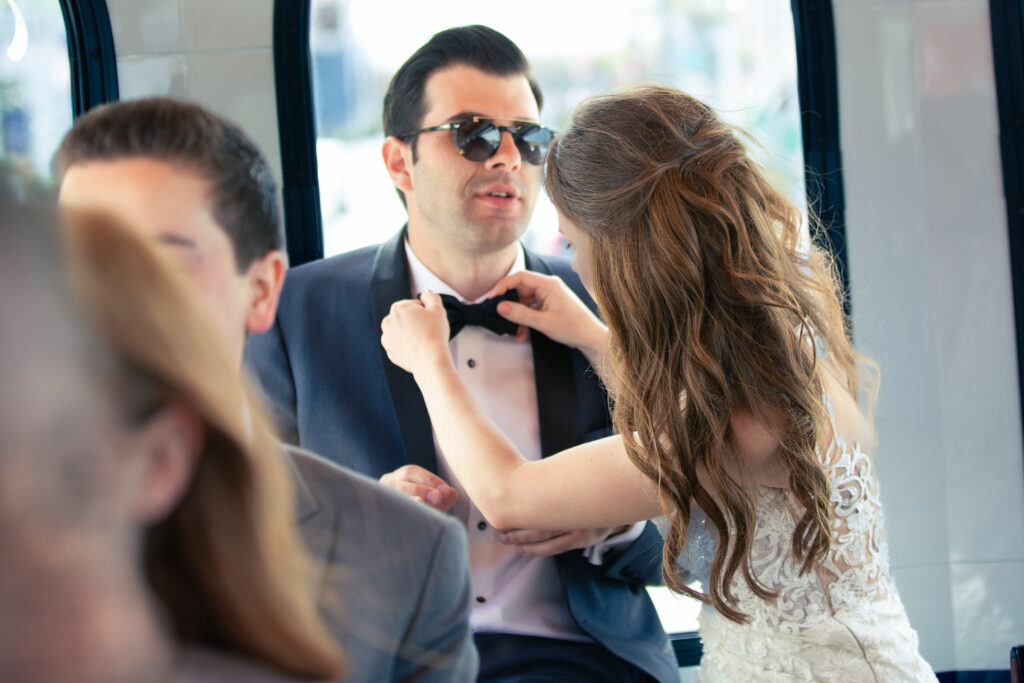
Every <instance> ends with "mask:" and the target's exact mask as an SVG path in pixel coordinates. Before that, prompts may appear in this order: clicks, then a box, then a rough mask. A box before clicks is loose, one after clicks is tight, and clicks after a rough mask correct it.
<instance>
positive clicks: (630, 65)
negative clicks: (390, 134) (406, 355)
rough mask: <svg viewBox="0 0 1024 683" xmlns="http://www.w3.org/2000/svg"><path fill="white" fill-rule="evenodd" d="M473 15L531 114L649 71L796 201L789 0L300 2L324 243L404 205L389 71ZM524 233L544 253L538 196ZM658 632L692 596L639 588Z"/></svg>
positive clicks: (370, 228)
mask: <svg viewBox="0 0 1024 683" xmlns="http://www.w3.org/2000/svg"><path fill="white" fill-rule="evenodd" d="M477 23H479V24H485V25H487V26H490V27H492V28H494V29H496V30H498V31H501V32H502V33H504V34H505V35H507V36H508V37H509V38H511V39H512V40H513V41H515V43H516V44H517V45H519V47H520V48H521V49H522V50H523V52H524V53H525V54H526V56H527V58H528V59H529V60H530V64H531V67H532V69H533V75H534V76H535V77H536V79H537V81H538V82H539V84H540V87H541V89H542V91H543V92H544V100H545V103H544V109H543V111H542V112H541V119H542V120H543V122H544V123H546V124H547V125H549V126H551V127H553V128H555V129H556V130H558V129H561V128H564V127H565V126H566V124H567V122H568V120H569V115H570V113H571V111H572V108H573V106H574V105H575V104H577V103H578V102H579V101H580V100H582V99H583V98H585V97H587V96H590V95H595V94H601V93H607V92H611V91H615V90H619V89H622V88H625V87H629V86H632V85H639V84H643V83H652V82H653V83H662V84H666V85H670V86H673V87H676V88H679V89H681V90H683V91H685V92H688V93H690V94H692V95H694V96H696V97H698V98H699V99H701V100H703V101H704V102H706V103H707V104H709V105H711V106H712V107H714V108H715V109H717V110H718V112H719V113H720V114H721V115H722V116H723V118H725V119H726V120H727V121H729V122H731V123H734V124H736V125H739V126H741V127H743V128H744V129H745V130H746V131H747V132H748V133H750V134H751V136H752V137H753V138H754V140H756V144H755V151H756V153H757V155H758V157H759V158H760V159H761V161H762V163H764V165H765V166H766V167H767V168H768V169H769V170H770V171H771V172H772V174H773V175H774V176H775V178H776V182H777V183H778V185H779V186H780V188H782V189H783V190H784V191H785V192H786V193H787V194H788V195H789V196H790V197H791V198H792V199H793V200H794V201H796V202H797V203H798V205H800V206H801V207H802V206H803V205H804V186H803V151H802V149H803V148H802V141H801V136H800V112H799V99H798V95H797V69H796V47H795V39H794V35H793V18H792V14H791V10H790V2H789V0H631V1H630V2H619V3H611V4H607V3H606V4H602V5H601V8H600V10H599V11H595V9H594V5H593V3H592V2H589V1H588V0H559V2H551V1H550V0H519V2H517V3H516V4H515V5H514V6H503V5H500V4H487V3H475V4H474V3H427V2H423V3H413V2H393V1H392V2H388V1H382V0H312V15H311V26H312V28H311V30H312V35H311V36H310V39H311V48H312V58H313V71H314V92H315V97H316V115H317V126H318V139H317V155H318V163H319V169H320V197H321V211H322V217H323V226H324V251H325V254H326V255H328V256H329V255H332V254H336V253H339V252H343V251H347V250H350V249H355V248H358V247H361V246H365V245H369V244H375V243H378V242H381V241H383V240H385V239H387V238H388V237H390V236H391V235H393V234H394V233H395V231H397V230H398V229H399V228H400V227H401V226H402V224H403V223H404V222H405V219H406V216H405V211H404V209H403V207H402V205H401V203H400V201H399V199H398V196H397V194H396V193H395V190H394V187H393V186H392V185H391V182H390V179H389V178H388V175H387V173H386V172H385V169H384V164H383V161H382V159H381V144H382V142H383V139H384V138H383V132H382V124H381V106H382V101H383V98H384V92H385V90H386V88H387V85H388V82H389V81H390V78H391V76H392V74H393V73H394V72H395V71H396V70H397V69H398V67H399V66H400V65H401V64H402V62H403V61H405V59H407V58H408V57H409V55H411V54H412V52H413V51H414V50H415V49H416V48H417V47H419V46H420V45H422V44H423V43H424V42H426V41H427V40H428V39H429V38H430V36H431V35H433V34H434V33H436V32H437V31H440V30H443V29H445V28H449V27H452V26H461V25H466V24H477ZM524 241H525V242H526V243H527V245H528V246H530V247H531V248H533V249H535V250H537V251H540V252H544V253H557V252H558V251H559V250H560V249H561V248H562V247H561V240H560V239H559V238H558V233H557V225H556V218H555V211H554V208H553V207H552V206H551V204H550V202H549V201H548V200H547V199H546V198H545V197H544V196H541V197H540V198H539V199H538V201H537V208H536V210H535V211H534V214H533V219H532V221H531V223H530V228H529V230H528V231H527V234H526V236H525V237H524ZM652 595H654V598H655V601H656V603H657V606H658V609H659V612H660V613H661V615H662V619H663V621H664V623H665V626H666V628H667V629H668V630H670V631H684V630H694V629H696V613H697V610H698V609H699V606H700V605H699V603H697V602H696V601H694V600H691V599H688V598H680V597H676V596H673V595H671V594H669V593H668V592H667V591H666V590H664V589H652Z"/></svg>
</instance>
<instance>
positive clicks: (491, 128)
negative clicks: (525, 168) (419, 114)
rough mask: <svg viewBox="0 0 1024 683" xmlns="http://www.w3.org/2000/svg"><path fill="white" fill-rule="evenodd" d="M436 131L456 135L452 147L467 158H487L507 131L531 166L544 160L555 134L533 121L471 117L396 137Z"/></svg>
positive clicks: (404, 138) (476, 159) (403, 137)
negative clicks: (502, 122) (504, 122)
mask: <svg viewBox="0 0 1024 683" xmlns="http://www.w3.org/2000/svg"><path fill="white" fill-rule="evenodd" d="M435 130H450V131H452V132H453V133H454V134H455V146H456V147H457V148H458V150H459V154H461V155H462V156H464V157H466V158H467V159H469V160H470V161H486V160H487V159H490V158H491V157H492V156H494V154H495V153H496V152H497V151H498V148H499V147H501V134H502V132H503V131H506V130H507V131H508V132H509V133H511V134H512V141H513V142H515V145H516V149H518V150H519V155H520V156H521V157H522V159H523V161H525V162H526V163H528V164H530V165H531V166H538V165H540V163H541V162H543V161H544V155H545V154H547V151H548V145H549V144H551V140H552V139H553V138H554V137H555V131H553V130H551V129H550V128H547V127H545V126H543V125H541V124H539V123H535V122H533V121H513V122H512V125H511V126H499V125H497V124H496V123H495V122H494V119H489V118H486V117H483V116H474V117H472V118H470V119H467V120H465V121H453V122H452V123H442V124H441V125H440V126H432V127H430V128H421V129H419V130H414V131H411V132H409V133H406V134H405V135H398V136H397V137H398V139H399V140H408V139H409V138H412V137H415V136H417V135H419V134H420V133H430V132H433V131H435Z"/></svg>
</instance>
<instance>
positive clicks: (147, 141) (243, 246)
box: [57, 97, 283, 273]
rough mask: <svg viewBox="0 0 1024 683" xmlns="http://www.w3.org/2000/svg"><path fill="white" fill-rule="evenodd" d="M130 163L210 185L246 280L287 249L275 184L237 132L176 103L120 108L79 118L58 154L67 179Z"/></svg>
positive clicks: (251, 145) (130, 103)
mask: <svg viewBox="0 0 1024 683" xmlns="http://www.w3.org/2000/svg"><path fill="white" fill-rule="evenodd" d="M128 158H147V159H153V160H156V161H162V162H165V163H169V164H173V165H175V166H179V167H181V168H183V169H187V170H190V171H194V172H196V173H197V174H198V175H200V176H201V177H202V178H204V179H205V180H206V181H207V182H208V183H209V184H210V195H209V202H210V209H211V212H212V214H213V217H214V219H215V220H216V221H217V223H218V224H219V225H220V226H221V227H222V228H223V229H224V232H226V233H227V235H228V237H229V238H230V239H231V244H232V246H233V248H234V253H235V262H236V264H237V266H238V271H239V272H240V273H243V272H245V271H246V270H247V269H248V268H249V266H250V265H252V263H253V262H254V261H255V260H257V259H259V258H261V257H263V256H265V255H266V254H267V253H268V252H270V251H272V250H275V249H281V248H282V242H283V239H282V233H281V211H280V208H279V206H278V203H277V186H276V184H275V183H274V177H273V175H272V174H271V172H270V167H269V165H268V164H267V160H266V159H265V158H264V157H263V155H262V154H261V153H260V151H259V148H257V146H256V144H255V143H254V142H253V141H252V140H251V139H250V138H249V137H248V136H247V135H246V134H245V133H243V132H242V129H241V128H239V127H238V126H237V125H235V124H233V123H231V122H229V121H226V120H225V119H223V118H221V117H219V116H217V115H216V114H213V113H211V112H209V111H207V110H205V109H203V108H202V107H200V106H199V105H197V104H193V103H191V102H182V101H179V100H174V99H170V98H164V97H154V98H147V99H141V100H132V101H128V102H116V103H112V104H107V105H103V106H101V107H97V108H96V109H93V110H92V111H90V112H89V113H88V114H86V115H85V116H83V117H82V118H80V119H79V120H78V121H77V122H76V123H75V125H74V127H73V128H72V129H71V130H70V131H69V132H68V134H67V135H66V136H64V140H63V142H62V143H61V146H60V149H59V150H58V151H57V165H58V167H59V169H60V175H61V177H62V178H63V176H64V174H65V173H66V172H67V170H68V169H69V168H70V167H71V166H74V165H75V164H84V163H89V162H93V161H114V160H118V159H128Z"/></svg>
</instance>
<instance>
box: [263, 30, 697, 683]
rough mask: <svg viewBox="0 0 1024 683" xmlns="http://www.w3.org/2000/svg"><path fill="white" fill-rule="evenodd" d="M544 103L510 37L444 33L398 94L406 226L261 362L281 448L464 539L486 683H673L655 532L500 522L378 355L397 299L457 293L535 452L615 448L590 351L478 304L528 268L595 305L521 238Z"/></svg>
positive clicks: (340, 281)
mask: <svg viewBox="0 0 1024 683" xmlns="http://www.w3.org/2000/svg"><path fill="white" fill-rule="evenodd" d="M540 105H541V94H540V90H539V88H538V87H537V84H536V83H535V82H534V81H533V80H532V79H531V78H530V76H529V65H528V64H527V62H526V59H525V57H524V56H523V54H522V52H521V51H520V50H519V49H518V48H517V47H516V46H515V44H513V43H512V42H511V41H509V40H508V38H506V37H505V36H503V35H501V34H500V33H497V32H495V31H493V30H491V29H489V28H486V27H483V26H468V27H463V28H457V29H450V30H447V31H442V32H441V33H439V34H437V35H435V36H434V37H433V38H431V40H430V41H428V42H427V43H426V44H425V45H424V46H423V47H421V48H420V49H419V50H418V51H417V52H416V53H415V54H413V56H412V57H410V58H409V60H407V61H406V63H405V64H404V65H403V66H402V67H401V68H400V69H399V70H398V72H397V73H396V74H395V76H394V78H393V79H392V81H391V85H390V87H389V89H388V92H387V95H386V96H385V99H384V127H385V132H386V134H387V136H388V137H387V139H386V141H385V142H384V148H383V157H384V163H385V166H386V168H387V171H388V173H389V175H390V176H391V179H392V181H393V182H394V184H395V187H396V189H397V190H398V193H399V196H400V197H401V200H402V202H403V203H404V204H405V206H406V209H407V211H408V215H409V221H408V224H407V225H406V226H405V227H404V228H402V229H401V230H400V231H399V232H398V233H397V234H396V235H395V236H394V237H393V238H392V239H391V240H389V241H388V242H386V243H384V244H382V245H379V246H375V247H370V248H367V249H363V250H359V251H355V252H352V253H349V254H343V255H341V256H338V257H335V258H332V259H328V260H325V261H320V262H317V263H313V264H309V265H305V266H302V267H299V268H296V269H295V270H294V271H293V272H292V273H291V274H290V275H289V277H288V280H287V282H286V284H285V288H284V292H283V295H282V300H281V308H280V310H279V313H278V317H277V321H276V324H275V326H274V328H273V329H272V330H271V331H270V332H269V333H267V334H265V335H261V336H259V337H255V338H253V339H252V340H251V341H250V343H249V349H248V351H247V356H248V360H249V363H250V365H251V366H252V367H253V369H254V371H255V373H256V375H257V376H258V377H259V379H260V381H261V384H262V386H263V387H264V390H265V391H266V392H267V394H268V395H269V396H270V398H271V401H272V403H274V405H275V411H276V414H277V417H278V419H279V422H280V423H281V426H282V429H283V431H284V432H285V433H286V436H288V437H289V438H291V439H294V440H296V442H297V443H299V444H301V445H302V446H304V447H307V448H310V449H312V450H315V451H316V452H319V453H321V454H323V455H325V456H327V457H330V458H332V459H335V460H336V461H338V462H339V463H342V464H344V465H346V466H348V467H351V468H353V469H356V470H358V471H361V472H363V473H365V474H368V475H371V476H374V477H379V478H380V480H381V482H382V483H384V484H385V485H387V486H390V487H391V488H394V489H396V490H398V491H401V492H403V493H405V494H406V495H409V496H410V497H412V498H415V499H417V500H419V501H421V502H423V503H424V504H426V505H430V506H432V507H435V508H437V509H440V510H443V511H448V512H450V513H451V514H453V515H454V516H455V517H456V518H458V519H459V520H460V521H461V522H462V523H463V524H465V525H466V529H467V534H468V536H469V546H470V550H469V554H470V566H471V569H472V583H473V603H472V606H473V612H472V616H471V623H472V626H473V628H474V631H475V633H476V636H475V640H476V644H477V648H478V650H479V652H480V665H481V666H480V668H481V673H480V680H483V681H532V680H553V679H554V680H567V681H568V680H571V681H587V682H593V681H616V682H619V681H650V680H658V681H678V669H677V667H676V663H675V658H674V656H673V654H672V650H671V647H670V645H669V643H668V640H667V638H666V636H665V633H664V631H663V630H662V628H661V625H660V622H659V620H658V617H657V614H656V613H655V611H654V607H653V605H652V604H651V602H650V599H649V598H648V597H647V594H646V591H645V590H644V584H645V583H656V582H658V581H659V580H660V571H661V546H662V544H661V538H660V536H659V535H658V533H657V531H656V530H655V529H654V528H653V527H652V526H651V525H650V524H645V523H641V524H639V525H634V526H633V527H625V528H617V529H591V530H585V531H572V532H562V531H547V530H530V529H521V530H496V529H493V528H491V527H490V526H489V525H488V524H487V523H486V521H485V520H484V518H483V517H482V515H481V514H480V511H479V510H478V509H476V507H475V506H474V505H473V504H472V501H470V500H468V498H467V497H466V495H465V492H464V491H462V489H461V488H460V487H459V483H458V481H457V480H455V479H454V477H453V476H452V475H451V472H450V471H449V470H448V468H447V465H446V463H445V460H444V454H443V453H441V452H439V450H438V449H437V447H436V443H435V440H434V437H433V434H432V430H431V425H430V419H429V417H428V415H427V410H426V407H425V405H424V403H423V398H422V396H421V394H420V392H419V389H418V388H417V386H416V383H415V381H414V380H413V378H412V376H411V375H409V374H408V373H406V372H405V371H403V370H401V369H400V368H398V367H397V366H395V365H393V364H392V363H391V362H390V361H389V360H388V358H387V355H386V354H385V353H384V351H383V349H382V348H381V346H380V323H381V320H382V319H383V318H384V316H386V315H387V313H388V311H389V310H390V307H391V305H392V304H393V303H394V302H396V301H399V300H402V299H408V298H409V297H411V296H415V295H416V294H418V293H420V292H423V291H426V290H432V291H435V292H438V293H441V294H443V295H448V296H447V298H446V301H447V302H448V304H447V305H448V306H449V316H450V319H451V320H452V323H453V324H452V329H453V330H455V333H454V335H453V338H452V340H451V349H452V354H453V357H454V359H455V361H456V365H457V367H459V369H460V372H461V373H462V374H463V377H464V378H465V380H466V382H467V384H468V385H469V386H470V387H471V389H472V391H473V392H474V394H476V396H477V398H478V399H479V400H480V402H481V404H482V405H483V406H485V408H486V410H487V411H488V413H489V415H490V417H491V418H492V419H494V420H495V422H496V423H497V424H498V426H499V427H500V428H501V429H502V430H503V431H504V432H505V433H506V434H508V435H509V436H510V437H511V438H512V440H513V441H514V442H515V443H516V446H517V447H518V448H519V449H520V451H521V452H522V453H524V454H532V455H528V457H534V458H539V457H542V456H544V455H547V454H549V453H553V452H556V451H558V450H562V449H565V448H569V447H571V446H573V445H575V444H577V443H581V442H584V441H589V440H591V439H595V438H599V437H602V436H606V435H607V434H608V432H609V429H610V420H609V416H608V412H607V405H608V400H607V397H606V395H605V394H604V392H603V391H602V389H601V387H600V386H599V383H598V381H597V377H596V374H595V373H594V372H593V371H591V370H590V369H589V368H588V365H587V362H586V360H585V359H584V357H583V356H582V355H581V354H579V353H578V352H576V351H573V350H571V349H569V348H567V347H564V346H562V345H560V344H557V343H555V342H553V341H551V340H550V339H547V338H546V337H544V336H543V335H540V334H537V333H535V332H532V333H530V343H529V344H525V343H517V341H516V337H515V334H514V333H515V331H516V326H515V325H511V324H509V323H508V322H507V321H502V320H501V319H500V317H499V316H496V315H495V314H494V306H495V305H496V304H495V303H494V302H493V301H492V302H490V303H483V304H482V305H478V304H481V300H482V299H484V298H485V296H486V294H487V292H488V291H490V289H491V288H492V287H493V286H494V285H495V283H497V282H498V280H500V279H501V278H502V277H504V276H505V275H508V274H510V273H512V272H515V271H516V270H521V269H530V270H535V271H539V272H543V273H547V274H554V275H558V276H560V277H562V278H563V279H564V280H565V281H566V282H567V284H568V285H569V286H570V287H572V288H573V290H574V291H576V293H577V294H578V295H579V296H580V297H581V298H584V300H587V301H589V298H587V296H586V294H585V293H584V292H583V289H582V286H581V285H580V282H579V280H578V279H577V278H576V276H575V275H574V274H573V273H572V272H571V269H570V267H569V265H568V263H566V262H564V261H563V260H560V259H549V258H544V257H540V256H538V255H536V254H533V253H531V252H529V251H527V250H525V249H524V248H523V247H522V246H521V245H520V243H519V241H518V240H519V238H520V236H521V235H522V234H523V232H524V230H525V229H526V226H527V223H528V222H529V220H530V215H531V214H532V212H533V207H534V202H535V201H536V198H537V193H538V191H539V187H540V181H541V167H540V165H541V163H542V161H543V157H544V153H545V151H546V148H547V145H548V143H549V142H550V141H551V137H552V133H551V131H550V130H549V129H548V128H547V127H545V126H544V125H542V123H541V118H540ZM467 302H468V303H467ZM503 323H504V324H503ZM510 332H511V333H512V334H511V335H509V334H507V333H510ZM503 333H504V334H503ZM402 533H403V530H402V529H395V534H396V536H397V535H400V534H402ZM382 542H384V543H387V542H388V539H382Z"/></svg>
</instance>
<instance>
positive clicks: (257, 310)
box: [245, 249, 287, 334]
mask: <svg viewBox="0 0 1024 683" xmlns="http://www.w3.org/2000/svg"><path fill="white" fill-rule="evenodd" d="M286 268H287V266H286V265H285V258H284V253H283V252H282V251H280V250H279V249H275V250H273V251H270V252H267V254H266V255H265V256H264V257H263V258H261V259H257V260H256V261H255V262H253V264H252V265H251V266H249V272H248V273H247V274H246V278H247V280H248V282H249V302H248V308H247V309H246V313H245V329H246V331H247V332H251V333H252V334H260V333H262V332H266V331H267V330H269V329H270V328H271V326H272V325H273V324H274V316H276V315H277V302H278V300H279V299H280V297H281V287H283V286H284V274H285V269H286Z"/></svg>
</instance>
